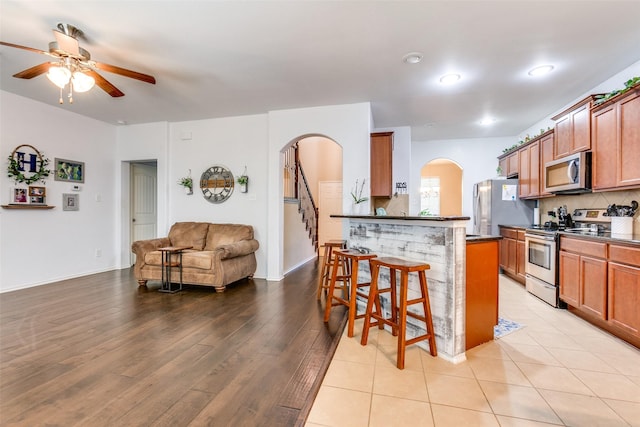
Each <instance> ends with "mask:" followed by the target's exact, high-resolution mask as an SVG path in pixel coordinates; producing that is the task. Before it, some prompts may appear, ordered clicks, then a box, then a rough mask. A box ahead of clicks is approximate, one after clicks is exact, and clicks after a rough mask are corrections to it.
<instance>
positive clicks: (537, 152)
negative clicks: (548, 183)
mask: <svg viewBox="0 0 640 427" xmlns="http://www.w3.org/2000/svg"><path fill="white" fill-rule="evenodd" d="M553 134H554V131H553V130H548V131H546V132H544V133H542V134H541V135H539V136H537V137H535V138H533V139H532V140H531V141H529V142H527V143H526V144H524V145H523V146H522V148H520V149H519V150H518V155H519V158H520V168H519V175H518V179H519V182H518V183H519V184H520V194H519V197H520V198H521V199H538V198H540V197H541V196H550V195H551V194H548V193H545V192H544V188H545V187H544V186H545V182H544V164H545V162H548V161H551V160H553Z"/></svg>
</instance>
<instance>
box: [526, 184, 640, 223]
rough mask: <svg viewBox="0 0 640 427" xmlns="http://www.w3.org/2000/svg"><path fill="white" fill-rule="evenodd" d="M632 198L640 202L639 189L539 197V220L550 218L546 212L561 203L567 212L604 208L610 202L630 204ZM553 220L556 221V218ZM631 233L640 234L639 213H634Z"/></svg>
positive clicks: (543, 220)
mask: <svg viewBox="0 0 640 427" xmlns="http://www.w3.org/2000/svg"><path fill="white" fill-rule="evenodd" d="M632 200H635V201H637V202H638V203H640V190H627V191H608V192H603V193H586V194H578V195H563V196H555V197H549V198H546V199H540V201H539V206H540V221H541V222H545V221H548V220H549V219H550V218H549V216H548V215H547V212H548V211H551V210H553V208H557V207H560V206H562V205H567V211H568V212H569V213H573V210H574V209H589V208H601V209H606V207H607V206H609V205H611V204H616V205H630V204H631V201H632ZM555 220H556V221H557V219H555ZM633 233H634V234H640V213H636V215H635V217H634V220H633Z"/></svg>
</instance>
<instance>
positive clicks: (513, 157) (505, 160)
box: [498, 150, 520, 178]
mask: <svg viewBox="0 0 640 427" xmlns="http://www.w3.org/2000/svg"><path fill="white" fill-rule="evenodd" d="M498 166H500V171H501V172H500V176H506V177H507V178H516V177H517V176H518V172H519V169H520V153H519V151H518V150H516V151H513V152H511V153H509V154H503V155H502V156H500V157H498Z"/></svg>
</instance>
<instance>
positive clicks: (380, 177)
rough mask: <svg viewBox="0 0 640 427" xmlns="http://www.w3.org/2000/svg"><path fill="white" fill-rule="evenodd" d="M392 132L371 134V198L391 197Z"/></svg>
mask: <svg viewBox="0 0 640 427" xmlns="http://www.w3.org/2000/svg"><path fill="white" fill-rule="evenodd" d="M392 165H393V132H378V133H372V134H371V196H372V197H389V198H391V196H392V195H393V187H392V185H393V167H392Z"/></svg>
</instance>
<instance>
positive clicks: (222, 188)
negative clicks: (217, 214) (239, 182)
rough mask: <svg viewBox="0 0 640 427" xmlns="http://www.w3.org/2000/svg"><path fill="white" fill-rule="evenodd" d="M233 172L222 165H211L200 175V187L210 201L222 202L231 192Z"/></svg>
mask: <svg viewBox="0 0 640 427" xmlns="http://www.w3.org/2000/svg"><path fill="white" fill-rule="evenodd" d="M233 183H234V179H233V174H232V173H231V171H230V170H229V169H227V168H225V167H223V166H211V167H210V168H209V169H207V170H206V171H204V172H203V173H202V176H201V177H200V189H201V190H202V195H203V196H204V198H205V199H206V200H207V201H209V202H211V203H222V202H224V201H225V200H227V199H228V198H229V197H230V196H231V193H233Z"/></svg>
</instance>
